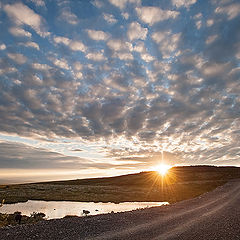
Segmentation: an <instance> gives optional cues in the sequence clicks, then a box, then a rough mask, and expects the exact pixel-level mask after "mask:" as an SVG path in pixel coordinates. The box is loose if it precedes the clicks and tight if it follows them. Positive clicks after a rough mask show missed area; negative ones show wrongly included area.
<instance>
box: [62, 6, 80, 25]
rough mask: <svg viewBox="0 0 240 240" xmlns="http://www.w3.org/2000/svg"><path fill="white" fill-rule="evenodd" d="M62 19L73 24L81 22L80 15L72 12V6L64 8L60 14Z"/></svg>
mask: <svg viewBox="0 0 240 240" xmlns="http://www.w3.org/2000/svg"><path fill="white" fill-rule="evenodd" d="M60 19H61V20H62V21H65V22H67V23H69V24H71V25H77V24H78V22H79V20H78V17H77V16H76V15H75V14H74V13H72V12H71V9H70V8H64V9H62V12H61V14H60Z"/></svg>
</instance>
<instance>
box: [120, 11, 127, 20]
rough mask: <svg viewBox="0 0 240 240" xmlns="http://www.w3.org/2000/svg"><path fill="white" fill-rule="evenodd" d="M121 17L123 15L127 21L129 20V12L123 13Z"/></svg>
mask: <svg viewBox="0 0 240 240" xmlns="http://www.w3.org/2000/svg"><path fill="white" fill-rule="evenodd" d="M121 15H122V16H123V17H124V18H125V19H126V20H128V18H129V14H128V13H127V12H125V13H121Z"/></svg>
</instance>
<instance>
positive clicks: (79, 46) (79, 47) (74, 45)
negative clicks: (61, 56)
mask: <svg viewBox="0 0 240 240" xmlns="http://www.w3.org/2000/svg"><path fill="white" fill-rule="evenodd" d="M69 47H70V49H72V50H73V51H81V52H86V50H87V47H86V46H85V45H84V44H83V43H82V42H81V41H79V40H76V41H71V42H70V44H69Z"/></svg>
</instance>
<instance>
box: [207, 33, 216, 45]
mask: <svg viewBox="0 0 240 240" xmlns="http://www.w3.org/2000/svg"><path fill="white" fill-rule="evenodd" d="M217 37H218V35H211V36H209V37H208V38H207V39H206V44H211V43H213V42H214V41H215V40H216V39H217Z"/></svg>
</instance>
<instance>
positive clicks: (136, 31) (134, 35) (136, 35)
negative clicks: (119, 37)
mask: <svg viewBox="0 0 240 240" xmlns="http://www.w3.org/2000/svg"><path fill="white" fill-rule="evenodd" d="M147 33H148V29H147V28H142V27H141V25H140V24H139V23H138V22H132V23H130V25H129V27H128V31H127V36H128V38H129V40H130V41H132V40H135V39H143V40H144V39H145V38H146V37H147Z"/></svg>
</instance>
